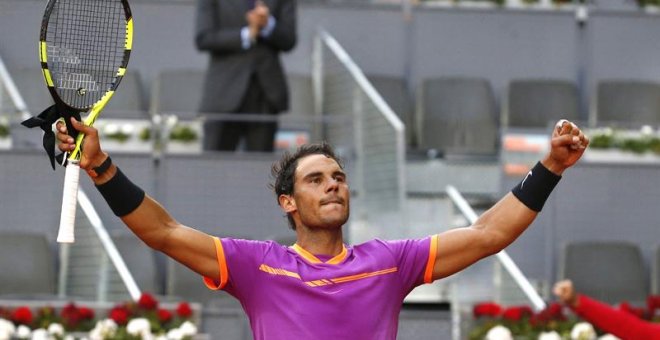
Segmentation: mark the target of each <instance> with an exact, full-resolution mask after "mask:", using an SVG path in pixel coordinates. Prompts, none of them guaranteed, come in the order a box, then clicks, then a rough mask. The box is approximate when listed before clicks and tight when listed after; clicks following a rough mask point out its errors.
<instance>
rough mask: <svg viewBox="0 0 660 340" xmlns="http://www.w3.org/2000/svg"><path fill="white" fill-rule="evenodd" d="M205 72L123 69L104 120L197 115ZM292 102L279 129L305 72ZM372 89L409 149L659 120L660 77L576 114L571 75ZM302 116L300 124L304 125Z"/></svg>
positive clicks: (611, 89)
mask: <svg viewBox="0 0 660 340" xmlns="http://www.w3.org/2000/svg"><path fill="white" fill-rule="evenodd" d="M40 72H41V71H40V70H39V69H23V70H18V71H17V72H15V74H14V78H15V79H16V80H17V81H16V83H17V86H18V88H19V90H20V91H21V93H22V94H23V96H24V97H25V99H26V102H27V105H28V107H29V109H30V110H31V111H32V112H33V113H37V112H39V111H40V110H41V109H43V108H45V107H46V106H48V105H50V103H51V102H52V100H51V99H50V95H49V94H48V91H47V90H46V88H45V86H44V85H43V84H42V81H41V74H40ZM204 75H205V71H204V70H199V69H173V70H165V71H162V72H161V73H160V74H158V75H157V77H156V79H155V80H154V81H153V82H152V89H151V96H149V97H150V100H146V98H147V96H146V95H145V91H144V83H143V81H142V79H141V78H140V74H139V71H137V70H131V72H128V73H127V74H126V76H125V77H124V79H123V80H122V84H121V85H120V87H119V89H118V91H117V93H116V95H115V97H114V98H113V99H112V100H111V101H110V102H109V104H108V106H107V108H106V109H105V110H104V113H103V117H104V118H142V119H148V118H149V117H150V116H152V115H155V114H166V115H174V116H176V117H178V118H180V119H183V120H190V119H194V118H196V117H197V116H198V115H199V113H198V112H197V111H198V110H197V109H198V107H199V101H200V98H201V93H202V88H203V86H205V85H204ZM288 78H289V87H290V93H291V101H290V102H291V105H290V109H289V110H288V114H284V115H282V116H281V117H282V124H281V127H282V128H284V129H287V128H294V127H295V126H303V127H309V126H310V125H309V122H310V121H311V119H313V112H314V98H313V97H314V96H313V86H312V80H311V77H310V76H309V75H297V74H290V75H289V77H288ZM367 78H368V79H369V80H370V82H371V83H372V84H373V85H374V87H375V88H376V90H377V91H378V92H379V93H380V94H381V95H382V96H383V98H384V99H385V101H386V102H387V103H388V104H389V105H390V107H391V108H392V110H393V111H394V112H395V113H397V115H398V116H399V117H400V119H401V120H402V122H403V123H404V124H405V125H406V131H407V136H406V142H407V145H408V146H409V148H413V149H421V150H428V149H436V150H437V151H439V152H441V153H467V154H495V153H497V151H498V149H499V145H498V144H499V132H500V129H501V128H507V127H511V128H547V127H548V126H550V124H552V123H553V122H555V121H557V120H558V119H560V118H566V119H571V120H575V121H585V120H587V119H589V120H590V121H591V123H592V124H598V125H603V124H607V125H611V124H619V123H620V124H623V125H624V126H625V125H627V124H651V125H657V124H659V123H660V83H653V82H647V81H639V80H623V79H610V80H602V81H600V82H599V83H598V84H597V86H596V91H595V95H594V96H592V98H593V100H592V103H591V105H590V106H589V107H590V110H591V111H592V112H591V113H589V114H587V113H584V114H581V112H580V106H581V105H580V102H581V99H580V93H579V91H578V87H577V85H576V84H575V83H574V81H572V80H566V79H514V80H512V81H511V82H510V83H509V84H508V86H507V89H506V93H505V95H503V96H502V98H501V100H499V101H500V102H501V105H498V104H497V103H498V100H497V97H496V95H495V93H494V91H493V88H492V86H491V83H490V82H489V81H488V80H487V79H484V78H471V77H436V78H429V79H424V80H423V81H422V82H421V83H420V84H419V86H418V88H417V90H416V92H417V96H416V98H415V100H412V98H413V97H415V96H412V95H411V91H410V90H409V87H408V86H407V84H406V81H405V79H404V78H401V77H393V76H382V75H367ZM301 122H302V123H301Z"/></svg>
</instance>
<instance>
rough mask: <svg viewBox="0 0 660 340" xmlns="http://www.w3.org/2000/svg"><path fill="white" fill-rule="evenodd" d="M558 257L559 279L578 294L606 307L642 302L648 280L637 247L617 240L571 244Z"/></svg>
mask: <svg viewBox="0 0 660 340" xmlns="http://www.w3.org/2000/svg"><path fill="white" fill-rule="evenodd" d="M562 256H563V258H562V260H561V262H560V266H561V267H560V270H559V278H561V279H570V280H572V281H573V284H574V285H575V288H576V290H577V291H578V292H582V293H584V294H586V295H588V296H591V297H593V298H596V299H598V300H601V301H605V302H607V303H610V304H616V303H620V302H623V301H628V302H630V303H633V304H639V303H643V302H644V301H645V300H646V297H647V295H648V292H649V291H648V285H647V282H648V281H647V277H646V272H645V270H644V262H643V259H642V254H641V252H640V249H639V247H638V246H637V245H635V244H632V243H628V242H621V241H601V242H599V241H583V242H571V243H568V244H567V245H566V246H565V248H564V249H563V254H562Z"/></svg>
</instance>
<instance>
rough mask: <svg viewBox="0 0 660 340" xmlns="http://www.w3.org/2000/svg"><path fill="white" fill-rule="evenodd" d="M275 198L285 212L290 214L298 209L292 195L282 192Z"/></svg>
mask: <svg viewBox="0 0 660 340" xmlns="http://www.w3.org/2000/svg"><path fill="white" fill-rule="evenodd" d="M277 200H278V201H279V203H280V207H282V210H284V212H285V213H287V214H290V213H292V212H294V211H296V210H297V209H298V208H297V207H296V200H294V199H293V196H292V195H284V194H282V195H280V197H278V198H277Z"/></svg>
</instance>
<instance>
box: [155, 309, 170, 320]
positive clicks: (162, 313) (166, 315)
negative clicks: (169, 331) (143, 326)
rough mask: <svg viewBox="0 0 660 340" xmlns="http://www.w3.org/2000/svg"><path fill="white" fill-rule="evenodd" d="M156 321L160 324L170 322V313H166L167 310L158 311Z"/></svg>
mask: <svg viewBox="0 0 660 340" xmlns="http://www.w3.org/2000/svg"><path fill="white" fill-rule="evenodd" d="M158 320H159V321H160V322H161V323H168V322H170V321H171V320H172V312H170V311H168V310H167V309H159V310H158Z"/></svg>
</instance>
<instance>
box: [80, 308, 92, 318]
mask: <svg viewBox="0 0 660 340" xmlns="http://www.w3.org/2000/svg"><path fill="white" fill-rule="evenodd" d="M78 314H79V315H80V318H81V319H82V320H94V310H93V309H91V308H87V307H80V308H78Z"/></svg>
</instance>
